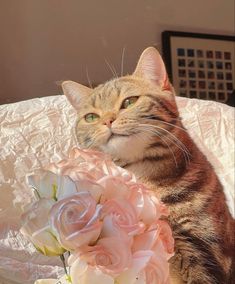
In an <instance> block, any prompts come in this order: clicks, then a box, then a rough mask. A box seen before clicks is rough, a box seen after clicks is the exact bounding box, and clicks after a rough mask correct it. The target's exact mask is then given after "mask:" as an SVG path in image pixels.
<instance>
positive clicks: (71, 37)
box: [0, 0, 234, 103]
mask: <svg viewBox="0 0 235 284" xmlns="http://www.w3.org/2000/svg"><path fill="white" fill-rule="evenodd" d="M167 29H168V30H169V29H171V30H181V31H191V32H208V33H215V34H217V33H218V34H228V35H232V34H233V33H234V0H195V1H192V0H93V1H91V0H83V1H81V0H1V1H0V41H1V44H0V86H1V87H0V103H8V102H14V101H19V100H23V99H29V98H32V97H40V96H48V95H54V94H57V93H59V92H60V89H59V88H58V86H56V84H55V82H56V81H60V80H64V79H72V80H76V81H79V82H81V83H85V84H87V79H86V67H87V68H88V70H89V74H90V78H91V80H92V81H93V82H95V83H99V82H103V81H105V80H108V79H109V78H110V77H111V72H110V71H109V70H108V68H107V66H106V64H105V62H104V58H106V59H108V60H109V61H110V62H112V64H114V66H115V68H116V69H117V71H118V72H119V71H120V63H121V53H122V49H123V47H124V46H125V47H126V55H125V61H124V71H125V73H128V72H129V73H130V72H132V71H133V69H134V66H135V63H136V61H137V58H138V56H139V54H140V52H141V51H142V50H143V49H144V48H145V47H147V46H149V45H156V44H158V45H159V48H160V35H161V31H163V30H167Z"/></svg>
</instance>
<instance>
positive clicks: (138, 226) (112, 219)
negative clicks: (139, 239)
mask: <svg viewBox="0 0 235 284" xmlns="http://www.w3.org/2000/svg"><path fill="white" fill-rule="evenodd" d="M101 218H102V220H103V228H102V236H103V237H104V236H105V237H110V236H115V235H116V236H118V235H119V236H122V234H123V232H125V233H126V235H128V236H130V237H131V236H134V235H136V234H139V233H140V232H143V231H144V229H145V225H144V223H143V222H139V220H138V216H137V211H136V210H135V207H134V206H132V204H131V203H130V202H128V201H127V200H125V199H123V198H120V199H118V198H117V199H111V200H108V201H106V202H105V203H104V205H103V208H102V209H101Z"/></svg>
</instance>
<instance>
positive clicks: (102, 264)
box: [78, 237, 132, 277]
mask: <svg viewBox="0 0 235 284" xmlns="http://www.w3.org/2000/svg"><path fill="white" fill-rule="evenodd" d="M78 257H79V258H81V259H82V260H84V261H86V263H87V264H88V265H91V266H93V267H97V268H98V269H99V270H101V271H102V272H103V273H105V274H108V275H110V276H113V277H114V276H117V275H118V274H119V273H121V272H122V271H123V270H125V269H127V268H128V267H130V265H131V262H132V253H131V244H130V242H129V241H128V240H127V239H125V238H120V237H108V238H101V239H99V240H98V242H97V244H96V245H95V246H87V247H83V248H80V250H79V251H78Z"/></svg>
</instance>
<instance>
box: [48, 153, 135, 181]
mask: <svg viewBox="0 0 235 284" xmlns="http://www.w3.org/2000/svg"><path fill="white" fill-rule="evenodd" d="M47 169H48V170H50V171H52V172H53V173H55V174H59V175H67V176H69V177H70V178H71V179H73V180H74V181H79V180H92V181H93V182H94V181H98V180H99V179H101V178H103V177H104V176H115V177H120V178H122V179H123V180H125V181H132V182H133V181H136V179H135V177H134V175H133V174H131V173H129V172H128V171H126V170H124V169H122V168H120V167H117V166H116V165H115V164H114V163H113V162H112V161H111V160H110V157H109V156H107V155H106V154H104V153H101V152H96V151H92V150H81V149H78V148H74V149H72V150H71V151H70V154H69V158H67V159H64V160H62V161H60V162H59V163H52V164H50V165H49V166H48V167H47Z"/></svg>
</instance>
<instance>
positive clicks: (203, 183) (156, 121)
mask: <svg viewBox="0 0 235 284" xmlns="http://www.w3.org/2000/svg"><path fill="white" fill-rule="evenodd" d="M62 88H63V91H64V94H65V95H66V96H67V98H68V100H69V101H70V103H71V104H72V105H73V106H74V108H75V109H76V110H77V116H78V120H77V124H76V134H77V138H78V142H79V144H80V146H81V147H83V148H94V149H98V150H100V151H103V152H106V153H108V154H110V155H111V156H112V158H113V160H114V161H115V162H116V163H117V164H118V165H121V166H123V167H124V168H126V169H127V170H129V171H131V172H133V173H134V174H135V175H136V176H137V177H138V178H139V179H140V180H141V181H142V182H143V183H144V184H146V186H148V187H149V188H150V189H152V190H154V191H155V192H156V195H157V196H158V197H159V198H160V199H161V200H162V201H163V202H164V203H165V204H166V205H167V206H168V208H169V210H170V217H169V222H170V225H171V227H172V229H173V234H174V238H175V256H174V257H173V258H172V259H171V261H170V262H171V263H170V265H171V267H170V271H171V272H170V273H171V283H191V284H192V283H197V284H200V283H203V284H206V283H210V284H224V283H226V284H228V283H232V278H233V280H234V279H235V278H234V276H232V259H233V257H234V220H233V218H232V216H231V215H230V212H229V210H228V208H227V206H226V201H225V195H224V193H223V189H222V186H221V184H220V182H219V180H218V177H217V176H216V174H215V172H214V170H213V168H212V166H211V165H210V163H209V162H208V161H207V159H206V157H205V156H204V155H203V154H202V152H201V151H200V150H199V149H198V147H197V146H196V145H195V144H194V142H193V141H192V139H191V138H190V136H189V134H188V133H187V131H186V130H185V128H184V126H183V125H182V122H181V119H180V117H179V113H178V110H177V106H176V102H175V94H174V89H173V87H172V86H171V84H170V83H169V80H168V77H167V73H166V69H165V65H164V63H163V60H162V58H161V56H160V54H159V53H158V52H157V50H156V49H155V48H153V47H149V48H147V49H146V50H145V51H144V52H143V53H142V55H141V57H140V59H139V62H138V65H137V67H136V70H135V72H134V73H133V75H128V76H123V77H120V78H115V79H113V80H111V81H109V82H106V83H105V84H102V85H99V86H98V87H96V88H95V89H90V88H88V87H85V86H83V85H80V84H78V83H75V82H72V81H65V82H63V84H62ZM233 271H234V270H233ZM233 283H235V280H234V282H233Z"/></svg>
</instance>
